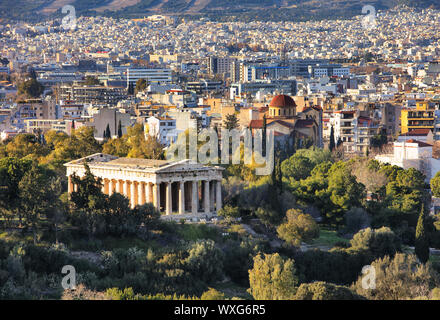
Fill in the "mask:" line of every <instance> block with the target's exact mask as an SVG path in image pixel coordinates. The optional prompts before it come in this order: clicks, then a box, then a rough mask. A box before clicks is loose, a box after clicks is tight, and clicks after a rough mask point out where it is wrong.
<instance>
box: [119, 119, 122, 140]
mask: <svg viewBox="0 0 440 320" xmlns="http://www.w3.org/2000/svg"><path fill="white" fill-rule="evenodd" d="M118 138H122V123H121V120H119V123H118Z"/></svg>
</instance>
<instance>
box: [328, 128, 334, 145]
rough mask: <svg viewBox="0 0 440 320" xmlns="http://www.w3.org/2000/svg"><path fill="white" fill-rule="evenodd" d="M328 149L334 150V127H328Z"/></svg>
mask: <svg viewBox="0 0 440 320" xmlns="http://www.w3.org/2000/svg"><path fill="white" fill-rule="evenodd" d="M328 148H329V150H330V151H333V150H335V128H333V126H332V128H331V129H330V144H329V146H328Z"/></svg>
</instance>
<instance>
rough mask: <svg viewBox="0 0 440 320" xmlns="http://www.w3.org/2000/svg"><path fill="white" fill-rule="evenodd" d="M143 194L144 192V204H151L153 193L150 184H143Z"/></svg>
mask: <svg viewBox="0 0 440 320" xmlns="http://www.w3.org/2000/svg"><path fill="white" fill-rule="evenodd" d="M144 192H145V202H146V203H151V202H153V192H152V191H151V183H150V182H147V183H145V185H144Z"/></svg>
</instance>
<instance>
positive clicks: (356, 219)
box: [345, 208, 371, 234]
mask: <svg viewBox="0 0 440 320" xmlns="http://www.w3.org/2000/svg"><path fill="white" fill-rule="evenodd" d="M370 225H371V218H370V216H369V215H368V213H367V212H366V211H365V210H364V209H362V208H351V209H350V210H348V211H347V213H346V214H345V232H346V233H348V234H355V233H356V232H358V231H359V230H362V229H365V228H368V227H370Z"/></svg>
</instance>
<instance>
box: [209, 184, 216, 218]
mask: <svg viewBox="0 0 440 320" xmlns="http://www.w3.org/2000/svg"><path fill="white" fill-rule="evenodd" d="M208 184H209V192H210V195H209V200H210V204H209V210H210V211H211V212H214V211H215V186H216V181H211V182H209V183H208Z"/></svg>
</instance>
